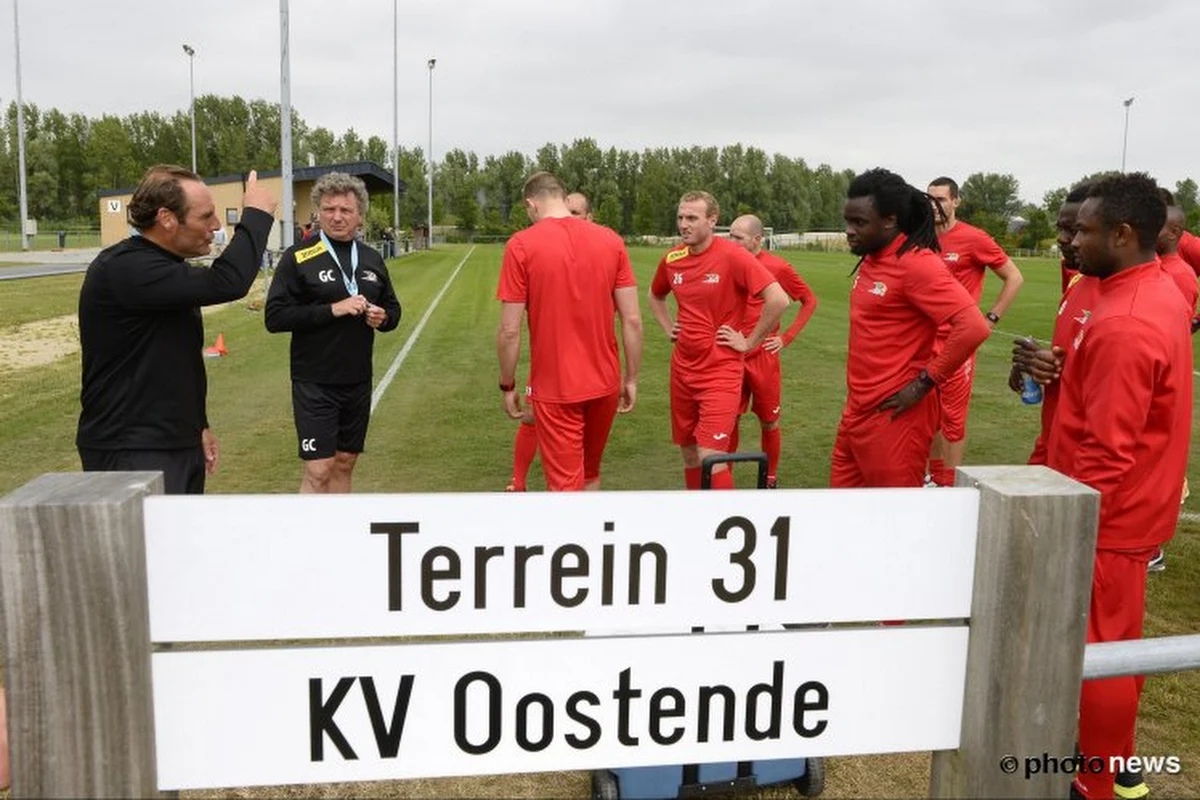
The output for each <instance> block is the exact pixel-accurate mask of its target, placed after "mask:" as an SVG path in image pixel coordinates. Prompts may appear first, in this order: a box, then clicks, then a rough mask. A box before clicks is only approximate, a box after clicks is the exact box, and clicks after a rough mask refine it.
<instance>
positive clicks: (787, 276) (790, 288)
mask: <svg viewBox="0 0 1200 800" xmlns="http://www.w3.org/2000/svg"><path fill="white" fill-rule="evenodd" d="M754 257H755V258H757V259H758V261H759V263H761V264H762V265H763V266H764V267H766V268H767V271H769V272H770V273H771V275H772V276H773V277H774V278H775V280H776V281H778V282H779V285H780V286H781V287H782V288H783V290H784V291H785V292H787V296H788V297H790V298H792V299H793V300H796V301H799V303H800V305H801V308H800V313H798V314H797V315H796V318H795V319H794V320H792V324H791V325H789V326H788V328H787V330H786V331H784V332H783V336H782V339H783V343H784V344H785V345H786V344H791V343H792V340H793V339H795V338H796V334H798V333H800V331H801V329H803V328H804V325H805V324H806V323H807V322H808V320H809V319H810V318H811V317H812V314H813V311H814V310H816V307H817V296H816V295H814V294H813V290H812V289H810V288H809V286H808V284H807V283H805V282H804V279H803V278H801V277H800V274H799V273H798V272H796V268H795V267H793V266H792V265H791V264H790V263H788V262H787V261H786V260H784V259H782V258H780V257H779V256H777V255H775V254H774V253H770V252H767V251H766V250H759V251H758V253H757V254H756V255H755V256H754ZM762 309H763V300H762V298H761V297H757V296H755V295H751V296H750V297H747V298H746V316H745V318H744V319H743V320H742V333H743V334H744V335H746V336H749V335H750V334H751V333H754V329H755V327H757V326H758V321H759V319H761V318H762ZM778 332H779V326H778V325H776V326H775V327H774V328H772V329H771V330H769V331H767V335H768V336H773V335H774V334H776V333H778ZM759 347H762V345H759Z"/></svg>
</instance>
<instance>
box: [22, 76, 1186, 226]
mask: <svg viewBox="0 0 1200 800" xmlns="http://www.w3.org/2000/svg"><path fill="white" fill-rule="evenodd" d="M16 116H17V114H16V104H15V103H10V104H9V105H8V107H7V111H6V114H5V115H4V122H3V124H4V130H3V132H2V134H3V135H0V174H3V175H7V176H11V180H5V181H3V182H2V183H0V222H3V223H7V224H10V225H15V223H16V220H17V216H18V213H19V212H18V183H17V174H18V159H17V125H16ZM24 117H25V143H26V175H27V189H28V199H29V216H30V217H32V218H35V219H38V220H40V221H42V222H45V223H46V224H53V225H55V226H72V225H73V226H85V227H95V226H97V225H98V224H99V208H98V202H97V192H98V191H100V190H104V189H115V188H122V187H128V186H132V185H134V184H136V183H137V181H138V179H139V178H140V177H141V174H142V172H143V171H144V170H145V169H146V167H148V166H150V165H151V164H158V163H176V164H183V165H190V163H191V119H190V116H189V114H188V112H187V111H186V110H181V111H176V112H175V113H174V114H170V115H164V114H160V113H158V112H153V111H143V112H139V113H136V114H129V115H127V116H124V117H118V116H115V115H110V114H104V115H102V116H100V117H99V118H90V117H87V116H85V115H83V114H79V113H64V112H62V111H59V110H58V109H49V110H43V109H40V108H38V106H37V105H36V104H32V103H30V104H26V105H25V107H24ZM279 120H280V110H279V105H278V104H277V103H270V102H267V101H265V100H251V101H246V100H244V99H243V98H241V97H219V96H216V95H211V94H209V95H202V96H200V97H198V98H196V165H197V170H198V171H199V172H200V174H201V175H206V176H217V175H228V174H236V173H241V172H244V171H246V170H248V169H251V168H258V169H262V170H270V169H279V167H280V125H279ZM397 156H398V161H399V172H400V178H401V180H403V181H404V182H405V184H406V186H407V189H406V191H405V192H404V193H403V194H402V195H401V199H400V222H401V226H402V227H404V228H407V227H411V226H414V225H417V224H420V223H422V222H424V221H425V220H426V218H427V208H426V204H427V200H426V197H427V187H428V184H427V183H426V179H427V178H426V163H425V154H424V152H423V151H422V149H421V148H420V147H413V148H406V147H401V148H399V152H398V154H397ZM292 159H293V164H295V165H296V166H303V165H306V164H310V163H312V164H332V163H339V162H348V161H374V162H376V163H378V164H380V165H382V166H384V167H386V168H387V169H388V170H389V171H391V169H392V157H391V147H390V144H389V143H388V142H387V141H385V140H384V139H382V138H381V137H379V136H369V137H367V138H366V139H365V140H364V139H363V138H362V136H361V135H360V134H359V133H357V132H356V131H355V130H354V129H353V128H349V129H347V130H346V131H344V132H342V133H340V134H339V133H335V132H333V131H330V130H328V129H326V128H323V127H320V126H317V127H309V125H308V124H307V123H306V122H305V121H304V119H303V117H302V116H301V114H300V113H299V112H298V110H297V109H293V111H292ZM535 169H545V170H549V171H551V172H553V173H555V174H556V175H558V176H559V177H560V178H562V180H563V181H564V182H565V183H566V184H567V186H568V187H569V188H570V189H571V190H573V191H581V192H584V193H585V194H587V195H588V196H589V197H590V198H591V200H592V206H593V211H594V213H595V217H596V220H597V221H598V222H600V223H601V224H603V225H607V226H609V227H611V228H613V229H614V230H617V231H619V232H621V233H622V234H625V235H638V234H651V235H653V234H658V235H670V234H673V233H674V232H675V209H676V204H677V202H678V199H679V196H680V195H681V194H683V193H684V192H685V191H687V190H689V189H695V188H704V189H707V190H708V191H711V192H712V193H713V194H714V195H716V196H717V198H718V200H719V201H720V203H721V206H722V212H721V221H720V222H721V224H724V225H727V224H729V222H730V221H731V220H732V219H733V218H734V217H735V216H737V215H739V214H743V213H755V214H758V215H759V216H760V217H761V218H762V219H763V222H764V224H765V225H768V226H770V227H773V228H774V229H775V230H777V231H797V230H798V231H810V230H841V229H842V218H841V215H842V204H843V202H844V199H845V196H846V189H847V187H848V186H849V183H850V180H851V179H852V178H853V177H854V172H853V171H852V170H835V169H834V168H833V167H831V166H829V165H828V164H820V165H818V166H816V167H812V166H810V165H809V164H808V163H807V162H806V161H805V160H804V159H803V158H801V157H794V156H789V155H783V154H779V153H776V154H774V155H768V154H767V153H766V152H765V151H763V150H761V149H760V148H757V147H752V146H751V147H747V146H743V145H742V144H731V145H726V146H725V147H719V148H718V147H698V146H693V147H671V148H666V147H659V148H647V149H644V150H642V151H640V152H638V151H633V150H618V149H617V148H615V147H609V148H607V149H605V148H602V147H600V146H599V145H598V144H597V143H596V141H595V140H593V139H590V138H583V139H577V140H575V141H574V142H572V143H571V144H561V145H556V144H552V143H547V144H545V145H543V146H542V147H541V148H539V149H538V150H537V152H536V153H533V154H531V155H530V154H525V153H521V152H517V151H515V150H514V151H509V152H507V153H504V154H502V155H485V156H484V157H483V158H482V159H481V158H480V157H479V156H478V155H476V154H475V153H474V152H467V151H463V150H461V149H453V150H450V151H448V152H446V153H444V154H443V155H442V157H441V158H440V159H439V160H438V162H437V164H436V166H435V171H434V200H433V217H434V224H436V225H455V226H457V227H458V228H460V229H462V230H463V231H466V232H469V233H479V234H487V235H504V234H507V233H511V232H512V231H514V230H517V229H519V228H522V227H524V226H525V225H526V224H527V220H526V217H525V211H524V206H523V204H522V202H521V187H522V184H523V183H524V180H525V178H526V177H527V176H528V174H529V173H530V172H531V171H533V170H535ZM925 177H926V176H921V178H920V179H921V180H923V179H924V178H925ZM928 177H932V176H928ZM910 179H913V178H911V177H910ZM961 192H962V196H963V203H962V206H961V207H960V209H959V216H960V217H961V218H962V219H965V220H967V221H970V222H972V223H974V224H977V225H979V226H980V227H983V228H985V229H986V230H988V231H989V232H990V233H991V234H992V235H993V236H995V237H996V238H997V239H999V240H1000V241H1001V242H1002V243H1003V244H1005V245H1006V246H1009V247H1028V248H1034V247H1037V246H1039V245H1040V244H1044V243H1045V242H1046V241H1048V240H1049V239H1052V238H1053V236H1054V224H1053V223H1054V219H1055V217H1056V216H1057V213H1058V206H1059V205H1061V203H1062V199H1063V197H1065V195H1066V192H1067V188H1066V187H1061V188H1058V189H1054V190H1052V191H1050V192H1047V193H1046V194H1045V196H1044V197H1043V199H1042V203H1041V204H1040V205H1035V204H1031V203H1023V202H1022V201H1021V199H1020V185H1019V183H1018V181H1017V179H1016V178H1015V177H1014V176H1012V175H1008V174H997V173H975V174H973V175H970V176H967V178H966V179H965V180H963V181H962V184H961ZM1175 193H1176V196H1177V200H1178V201H1179V202H1180V203H1181V204H1182V205H1183V206H1184V210H1185V211H1186V212H1187V214H1188V223H1189V227H1190V228H1192V229H1193V230H1196V229H1197V228H1198V227H1200V202H1198V200H1197V185H1196V183H1195V181H1193V180H1191V179H1190V178H1189V179H1186V180H1183V181H1180V182H1178V183H1177V184H1176V186H1175ZM367 222H368V226H369V227H370V228H372V229H373V230H374V231H379V230H382V229H383V228H385V227H390V226H391V224H392V201H391V197H390V195H377V196H376V197H374V198H372V203H371V210H370V213H369V215H368V221H367ZM1014 223H1016V224H1014Z"/></svg>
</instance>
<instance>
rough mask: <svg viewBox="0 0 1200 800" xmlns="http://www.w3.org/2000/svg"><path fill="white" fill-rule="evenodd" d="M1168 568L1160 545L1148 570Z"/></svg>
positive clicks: (1149, 562)
mask: <svg viewBox="0 0 1200 800" xmlns="http://www.w3.org/2000/svg"><path fill="white" fill-rule="evenodd" d="M1166 568H1167V557H1166V555H1164V554H1163V551H1162V548H1161V547H1160V548H1159V550H1158V552H1157V553H1155V554H1154V558H1152V559H1150V560H1149V561H1148V562H1146V572H1162V571H1163V570H1164V569H1166ZM1121 774H1123V775H1124V774H1125V773H1121ZM1139 777H1140V776H1139ZM1137 796H1138V797H1141V795H1137Z"/></svg>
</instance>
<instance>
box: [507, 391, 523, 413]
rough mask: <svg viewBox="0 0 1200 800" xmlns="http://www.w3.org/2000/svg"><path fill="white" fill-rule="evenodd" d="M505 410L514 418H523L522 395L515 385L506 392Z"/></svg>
mask: <svg viewBox="0 0 1200 800" xmlns="http://www.w3.org/2000/svg"><path fill="white" fill-rule="evenodd" d="M504 411H505V413H506V414H508V416H510V417H512V418H513V419H520V418H521V397H520V395H518V394H517V390H516V388H515V387H514V388H512V389H509V390H508V391H507V392H505V393H504Z"/></svg>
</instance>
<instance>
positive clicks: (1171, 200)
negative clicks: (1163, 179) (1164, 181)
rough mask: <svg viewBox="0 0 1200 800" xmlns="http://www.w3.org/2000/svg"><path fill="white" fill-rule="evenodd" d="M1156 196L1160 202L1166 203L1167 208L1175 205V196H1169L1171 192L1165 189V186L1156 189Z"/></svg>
mask: <svg viewBox="0 0 1200 800" xmlns="http://www.w3.org/2000/svg"><path fill="white" fill-rule="evenodd" d="M1158 196H1159V197H1161V198H1162V201H1163V202H1164V203H1166V204H1167V205H1168V206H1173V205H1175V195H1173V194H1171V190H1170V189H1168V188H1167V187H1165V186H1160V187H1158Z"/></svg>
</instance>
